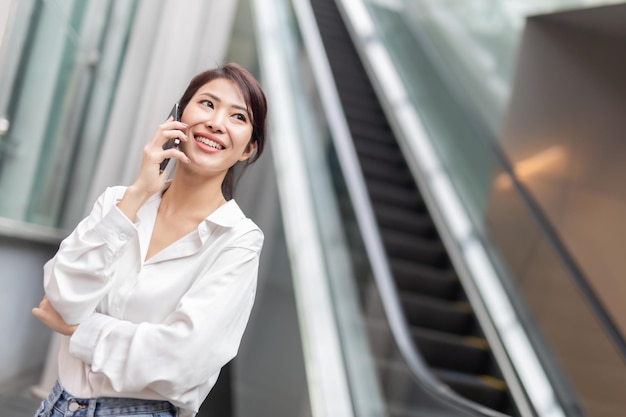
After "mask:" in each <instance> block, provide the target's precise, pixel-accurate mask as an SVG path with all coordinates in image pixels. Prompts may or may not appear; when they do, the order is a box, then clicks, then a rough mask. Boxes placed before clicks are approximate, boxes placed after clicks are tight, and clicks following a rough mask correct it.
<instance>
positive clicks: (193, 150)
mask: <svg viewBox="0 0 626 417" xmlns="http://www.w3.org/2000/svg"><path fill="white" fill-rule="evenodd" d="M251 118H252V115H251V114H249V110H248V106H247V104H246V102H245V100H244V98H243V95H242V94H241V91H240V90H239V88H238V86H237V85H236V84H235V83H233V82H232V81H230V80H228V79H225V78H217V79H214V80H212V81H209V82H208V83H206V84H204V85H203V86H202V87H200V88H199V89H198V91H197V92H196V93H195V94H194V96H193V97H192V98H191V100H190V101H189V103H188V104H187V106H186V107H185V110H184V111H183V114H182V117H181V121H182V122H183V123H186V124H187V129H186V130H185V134H186V135H187V137H188V138H189V141H188V142H186V143H185V142H183V143H182V144H181V150H182V151H183V152H184V153H185V154H186V155H187V156H188V157H189V159H190V161H191V162H190V163H189V164H187V165H188V166H190V167H191V168H195V169H196V170H201V171H207V170H208V171H210V172H213V173H220V172H225V171H226V170H228V169H229V168H230V167H231V166H233V165H234V164H235V163H237V162H238V161H244V160H246V159H248V158H249V157H250V156H251V155H252V154H253V153H254V150H255V148H256V143H250V138H251V137H252V119H251Z"/></svg>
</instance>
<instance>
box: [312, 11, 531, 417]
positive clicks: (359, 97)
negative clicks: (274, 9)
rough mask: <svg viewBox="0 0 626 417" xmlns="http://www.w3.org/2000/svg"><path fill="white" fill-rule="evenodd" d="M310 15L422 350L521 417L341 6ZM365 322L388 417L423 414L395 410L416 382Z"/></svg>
mask: <svg viewBox="0 0 626 417" xmlns="http://www.w3.org/2000/svg"><path fill="white" fill-rule="evenodd" d="M311 6H312V9H313V12H314V15H315V18H316V20H317V25H318V28H319V31H320V34H321V38H322V42H323V44H324V47H325V50H326V53H327V56H328V60H329V64H330V67H331V71H332V74H333V76H334V80H335V83H336V88H337V91H338V95H339V98H340V101H341V104H342V107H343V110H344V113H345V116H346V122H347V124H348V127H349V130H350V133H351V135H352V137H353V139H354V146H355V149H356V152H357V154H358V160H359V162H360V166H361V168H362V171H363V176H364V179H365V182H366V187H367V191H368V194H369V197H370V200H371V204H372V208H373V211H374V214H375V218H376V222H377V224H378V227H379V232H380V235H381V237H382V240H383V246H384V248H385V251H386V255H387V257H388V260H389V264H390V267H391V270H392V274H393V278H394V281H395V285H396V288H397V292H398V294H399V298H400V301H401V304H402V311H403V312H404V314H405V317H406V321H407V322H408V324H409V325H410V332H411V336H412V340H413V342H414V344H415V346H416V347H417V350H418V351H419V353H420V355H421V356H422V358H423V359H424V361H425V362H426V363H427V364H428V366H429V367H430V370H431V372H432V373H433V374H434V375H435V376H436V377H437V378H438V379H439V380H441V381H442V382H444V383H445V384H446V385H447V386H449V387H450V388H451V389H452V390H453V391H455V392H456V393H458V394H459V395H461V396H462V397H465V398H466V399H469V400H471V401H473V402H475V403H478V404H481V405H482V406H484V407H487V408H488V409H491V410H496V411H498V412H501V413H504V414H507V415H510V416H519V415H520V413H519V411H518V410H517V408H516V406H515V403H514V401H513V399H512V396H511V394H510V392H509V389H508V387H507V384H506V382H505V381H504V379H503V377H502V373H501V371H500V368H499V366H498V364H497V363H496V361H495V359H494V356H493V354H492V352H491V351H490V348H489V344H488V342H487V340H486V339H485V337H484V335H483V332H482V330H481V327H480V325H479V323H478V320H477V318H476V316H475V314H474V313H473V311H472V306H471V305H470V303H469V302H468V300H467V297H466V294H465V292H464V290H463V288H462V286H461V284H460V282H459V279H458V277H457V275H456V273H455V271H454V268H453V266H452V265H451V262H450V259H449V257H448V255H447V253H446V249H445V247H444V245H443V243H442V241H441V239H440V238H439V236H438V233H437V230H436V228H435V226H434V224H433V221H432V219H431V217H430V215H429V213H428V210H427V208H426V206H425V204H424V201H423V200H422V198H421V196H420V192H419V190H418V188H417V185H416V183H415V180H414V178H413V176H412V174H411V172H410V170H409V168H408V166H407V164H406V162H405V160H404V157H403V155H402V152H401V150H400V148H399V145H398V143H397V142H396V139H395V138H394V134H393V132H392V130H391V127H390V125H389V123H388V121H387V120H386V118H385V114H384V111H383V109H382V108H381V105H380V103H379V101H378V99H377V97H376V94H375V92H374V89H373V87H372V85H371V83H370V81H369V79H368V76H367V74H366V72H365V69H364V67H363V65H362V64H361V61H360V58H359V55H358V53H357V51H356V49H355V48H354V45H353V43H352V41H351V38H350V36H349V33H348V31H347V30H346V27H345V24H344V23H343V21H342V18H341V15H340V13H339V10H338V9H337V6H336V5H335V3H334V1H333V0H312V1H311ZM366 319H367V323H368V332H369V337H370V339H371V344H372V346H373V347H374V348H373V351H374V353H375V355H376V363H377V368H378V372H379V376H380V380H381V381H382V389H383V391H384V395H385V398H386V399H387V403H388V405H389V410H390V414H391V415H392V416H394V417H396V416H398V417H399V416H405V415H406V416H409V415H415V414H411V410H410V399H409V400H408V401H407V400H406V398H405V399H404V401H403V404H404V405H403V406H399V405H394V402H395V401H396V399H397V397H398V384H397V381H401V380H403V379H406V378H408V379H410V378H413V376H412V375H410V374H409V371H408V369H406V366H404V365H403V363H402V361H401V359H400V358H398V356H397V355H395V354H393V353H391V351H390V350H389V349H386V348H381V347H380V346H382V345H384V344H381V337H383V335H384V333H385V332H384V331H383V330H381V327H382V326H381V323H380V318H379V317H376V315H372V317H366ZM385 381H394V383H385ZM412 395H413V394H412V393H411V392H406V393H404V396H405V397H411V396H412ZM407 404H408V405H407Z"/></svg>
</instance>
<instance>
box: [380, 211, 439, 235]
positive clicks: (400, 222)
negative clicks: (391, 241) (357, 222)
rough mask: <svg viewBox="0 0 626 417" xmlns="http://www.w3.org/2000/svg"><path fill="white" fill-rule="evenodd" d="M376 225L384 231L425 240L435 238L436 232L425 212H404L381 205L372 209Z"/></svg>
mask: <svg viewBox="0 0 626 417" xmlns="http://www.w3.org/2000/svg"><path fill="white" fill-rule="evenodd" d="M374 214H375V215H376V219H377V221H378V224H379V225H380V226H381V227H384V228H386V229H395V230H401V231H404V232H405V233H411V234H416V235H418V236H423V237H426V238H435V237H436V236H437V235H436V230H435V225H434V224H433V221H432V219H431V218H430V216H428V215H427V214H426V213H425V212H419V211H417V210H406V209H402V208H399V207H395V206H390V205H386V204H383V203H380V204H378V205H377V206H375V207H374Z"/></svg>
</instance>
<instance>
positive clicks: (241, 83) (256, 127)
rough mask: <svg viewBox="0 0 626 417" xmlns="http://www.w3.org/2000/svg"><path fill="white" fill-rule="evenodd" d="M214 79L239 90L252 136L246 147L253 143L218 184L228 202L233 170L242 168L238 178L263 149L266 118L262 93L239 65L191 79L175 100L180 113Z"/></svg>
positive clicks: (215, 70)
mask: <svg viewBox="0 0 626 417" xmlns="http://www.w3.org/2000/svg"><path fill="white" fill-rule="evenodd" d="M218 78H224V79H227V80H230V81H232V82H233V83H235V85H237V87H239V90H240V91H241V94H242V95H243V98H244V101H245V102H246V106H248V112H249V113H250V117H251V122H252V136H251V137H250V143H249V145H251V144H253V143H256V151H255V153H254V155H252V156H251V157H250V158H248V159H247V160H246V161H244V162H243V164H240V163H238V164H235V165H234V166H232V167H231V168H230V169H229V170H228V172H227V173H226V177H225V178H224V182H223V183H222V192H223V193H224V197H225V198H226V199H227V200H228V199H231V198H232V197H233V195H234V192H235V185H236V181H235V169H236V167H237V165H243V167H242V168H241V169H240V170H238V171H240V172H238V177H241V175H242V174H243V171H244V169H245V167H247V166H248V165H250V164H252V163H253V162H255V161H256V160H257V159H259V157H260V156H261V153H263V148H264V146H265V135H266V130H267V125H266V120H265V119H266V116H267V100H266V98H265V93H264V92H263V89H262V88H261V85H260V84H259V82H258V81H257V80H256V78H254V76H253V75H252V74H250V72H249V71H248V70H246V69H245V68H243V67H242V66H241V65H239V64H235V63H232V62H231V63H228V64H225V65H223V66H220V67H217V68H215V69H210V70H207V71H204V72H201V73H200V74H198V75H196V76H195V77H193V79H192V80H191V82H189V85H188V86H187V89H186V90H185V92H184V93H183V95H182V97H181V98H180V100H179V101H178V104H179V105H180V114H182V113H183V111H184V110H185V107H187V104H189V101H190V100H191V98H192V97H193V96H194V94H196V92H197V91H198V90H199V89H200V87H202V86H203V85H205V84H206V83H208V82H210V81H213V80H215V79H218Z"/></svg>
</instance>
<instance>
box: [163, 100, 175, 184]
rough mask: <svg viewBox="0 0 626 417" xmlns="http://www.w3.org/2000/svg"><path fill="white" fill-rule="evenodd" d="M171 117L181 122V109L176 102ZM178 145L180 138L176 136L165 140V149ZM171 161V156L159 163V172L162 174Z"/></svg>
mask: <svg viewBox="0 0 626 417" xmlns="http://www.w3.org/2000/svg"><path fill="white" fill-rule="evenodd" d="M170 117H173V118H174V120H176V121H177V122H180V111H179V108H178V103H174V107H172V111H171V112H170V114H169V116H168V119H169V118H170ZM178 145H180V139H178V138H174V139H170V140H168V141H167V142H165V144H164V145H163V149H169V148H174V147H175V148H178ZM169 162H170V158H165V159H164V160H163V161H162V162H161V165H159V173H160V174H162V173H163V171H165V168H167V164H168V163H169Z"/></svg>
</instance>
